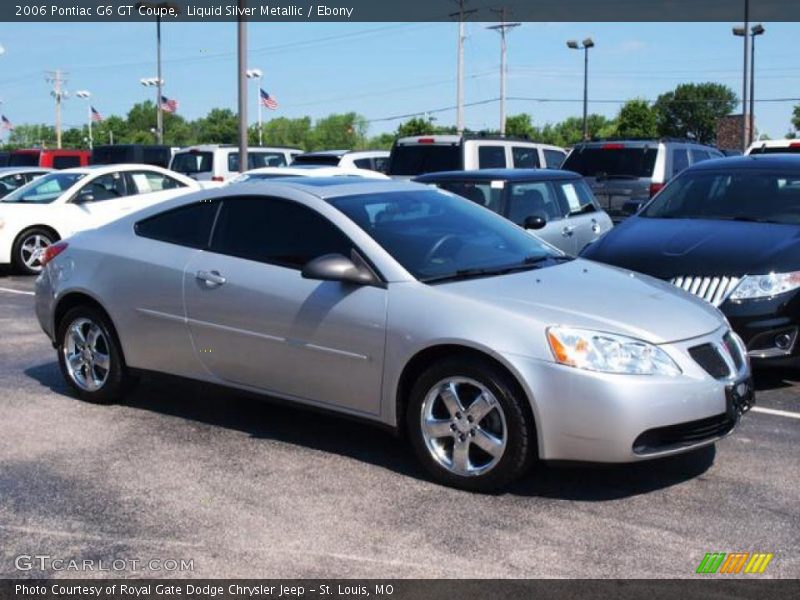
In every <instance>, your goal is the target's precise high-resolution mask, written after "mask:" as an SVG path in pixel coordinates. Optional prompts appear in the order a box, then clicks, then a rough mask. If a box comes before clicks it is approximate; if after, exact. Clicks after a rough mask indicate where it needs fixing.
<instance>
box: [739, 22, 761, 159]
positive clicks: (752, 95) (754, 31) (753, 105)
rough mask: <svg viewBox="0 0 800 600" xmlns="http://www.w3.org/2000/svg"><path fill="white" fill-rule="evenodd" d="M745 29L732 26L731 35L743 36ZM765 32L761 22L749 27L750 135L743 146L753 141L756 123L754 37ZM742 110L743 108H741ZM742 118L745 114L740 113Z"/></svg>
mask: <svg viewBox="0 0 800 600" xmlns="http://www.w3.org/2000/svg"><path fill="white" fill-rule="evenodd" d="M745 31H746V29H745V28H744V27H734V28H733V35H736V36H739V37H744V35H745ZM764 32H766V29H764V26H763V25H762V24H761V23H758V24H757V25H753V26H752V27H751V28H750V38H751V40H750V102H749V105H750V115H749V125H750V135H749V136H748V139H747V141H746V142H745V144H744V145H745V146H749V145H750V144H752V143H753V142H754V141H755V137H756V132H755V125H756V118H755V108H756V101H755V97H756V37H757V36H759V35H763V34H764ZM742 111H743V112H744V109H742ZM742 118H743V119H744V118H745V116H744V114H742Z"/></svg>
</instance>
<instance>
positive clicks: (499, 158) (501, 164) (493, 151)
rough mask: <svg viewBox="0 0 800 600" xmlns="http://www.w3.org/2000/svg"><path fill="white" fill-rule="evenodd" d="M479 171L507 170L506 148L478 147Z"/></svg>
mask: <svg viewBox="0 0 800 600" xmlns="http://www.w3.org/2000/svg"><path fill="white" fill-rule="evenodd" d="M478 168H479V169H505V168H506V147H505V146H478Z"/></svg>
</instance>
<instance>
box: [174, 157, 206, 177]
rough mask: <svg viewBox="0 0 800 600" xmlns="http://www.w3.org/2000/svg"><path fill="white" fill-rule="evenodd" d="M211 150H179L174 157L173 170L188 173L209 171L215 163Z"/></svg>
mask: <svg viewBox="0 0 800 600" xmlns="http://www.w3.org/2000/svg"><path fill="white" fill-rule="evenodd" d="M213 158H214V156H213V154H212V153H211V152H179V153H178V154H176V155H175V158H173V159H172V170H173V171H177V172H178V173H185V174H187V175H189V174H192V173H208V172H210V171H211V165H212V163H213Z"/></svg>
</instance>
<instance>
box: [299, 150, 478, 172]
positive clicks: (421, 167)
mask: <svg viewBox="0 0 800 600" xmlns="http://www.w3.org/2000/svg"><path fill="white" fill-rule="evenodd" d="M461 151H462V149H461V146H459V145H457V144H448V145H442V144H409V145H405V144H403V145H398V146H395V147H394V148H393V149H392V156H391V157H390V159H389V174H390V175H422V174H423V173H436V172H438V171H460V170H461V169H462V168H463V167H464V161H463V157H462V155H461ZM295 162H298V161H297V160H296V159H295Z"/></svg>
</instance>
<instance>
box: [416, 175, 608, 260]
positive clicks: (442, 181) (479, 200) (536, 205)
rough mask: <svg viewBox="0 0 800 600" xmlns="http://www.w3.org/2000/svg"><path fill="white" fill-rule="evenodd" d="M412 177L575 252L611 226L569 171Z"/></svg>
mask: <svg viewBox="0 0 800 600" xmlns="http://www.w3.org/2000/svg"><path fill="white" fill-rule="evenodd" d="M414 181H418V182H420V183H430V184H434V185H436V186H437V187H440V188H442V189H444V190H447V191H448V192H453V193H454V194H458V195H459V196H462V197H464V198H466V199H467V200H472V201H473V202H475V203H476V204H480V205H481V206H485V207H486V208H488V209H490V210H492V211H494V212H496V213H498V214H500V215H503V216H504V217H505V218H507V219H509V220H510V221H513V222H514V223H516V224H517V225H519V226H520V227H524V228H525V229H528V230H531V231H532V232H533V233H535V234H536V235H537V236H538V237H540V238H542V239H543V240H545V241H546V242H549V243H550V244H552V245H553V246H555V247H556V248H558V249H559V250H561V251H562V252H566V253H567V254H573V255H574V254H577V253H578V252H579V251H580V250H582V249H583V247H584V246H586V245H587V244H591V243H592V242H594V241H596V240H597V239H599V238H600V236H602V235H604V234H605V233H606V232H607V231H608V230H609V229H611V227H612V226H613V225H612V223H611V219H610V218H609V217H608V215H607V214H606V213H605V212H603V210H602V209H601V208H600V206H599V205H598V204H597V201H596V200H595V198H594V196H593V195H592V190H591V189H589V186H588V185H587V184H586V182H585V181H584V180H583V177H581V176H580V175H578V174H577V173H572V172H570V171H559V170H556V169H478V170H474V171H445V172H443V173H429V174H427V175H420V176H419V177H417V178H416V179H414Z"/></svg>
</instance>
